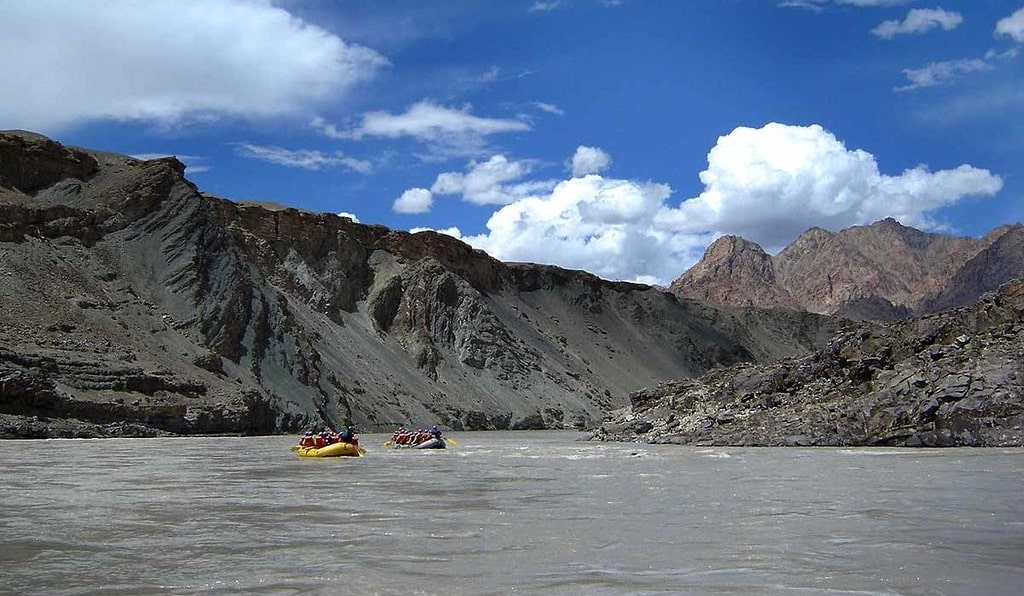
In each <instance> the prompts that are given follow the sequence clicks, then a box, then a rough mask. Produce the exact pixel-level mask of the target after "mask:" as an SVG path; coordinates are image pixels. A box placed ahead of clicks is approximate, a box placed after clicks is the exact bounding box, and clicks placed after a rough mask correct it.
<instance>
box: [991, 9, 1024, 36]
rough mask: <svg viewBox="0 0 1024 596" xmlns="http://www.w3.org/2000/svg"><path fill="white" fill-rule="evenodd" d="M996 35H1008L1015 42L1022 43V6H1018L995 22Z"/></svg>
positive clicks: (1023, 30) (1023, 28)
mask: <svg viewBox="0 0 1024 596" xmlns="http://www.w3.org/2000/svg"><path fill="white" fill-rule="evenodd" d="M996 35H1008V36H1010V38H1011V39H1013V40H1014V41H1016V42H1017V43H1024V8H1020V9H1019V10H1017V12H1015V13H1013V14H1012V15H1010V16H1008V17H1006V18H1005V19H1000V20H999V22H998V23H996Z"/></svg>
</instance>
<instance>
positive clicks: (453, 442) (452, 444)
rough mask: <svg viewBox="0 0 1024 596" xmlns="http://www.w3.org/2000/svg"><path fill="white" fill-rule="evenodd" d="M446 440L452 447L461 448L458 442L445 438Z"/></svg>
mask: <svg viewBox="0 0 1024 596" xmlns="http://www.w3.org/2000/svg"><path fill="white" fill-rule="evenodd" d="M444 440H445V441H448V444H449V445H451V446H452V447H458V446H459V444H458V443H457V442H455V439H449V438H448V437H445V438H444Z"/></svg>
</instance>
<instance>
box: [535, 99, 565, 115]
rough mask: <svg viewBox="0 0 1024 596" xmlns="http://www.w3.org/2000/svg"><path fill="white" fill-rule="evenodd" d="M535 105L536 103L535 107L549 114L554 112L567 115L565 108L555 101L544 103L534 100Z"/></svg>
mask: <svg viewBox="0 0 1024 596" xmlns="http://www.w3.org/2000/svg"><path fill="white" fill-rule="evenodd" d="M533 105H534V107H536V108H537V109H538V110H540V111H542V112H547V113H549V114H554V115H555V116H565V110H563V109H562V108H560V107H558V106H556V105H555V104H553V103H544V102H543V101H535V102H533Z"/></svg>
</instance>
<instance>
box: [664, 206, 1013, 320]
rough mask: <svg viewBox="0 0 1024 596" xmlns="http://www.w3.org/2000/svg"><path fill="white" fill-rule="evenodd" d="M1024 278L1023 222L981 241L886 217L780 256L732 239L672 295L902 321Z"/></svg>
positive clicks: (806, 239)
mask: <svg viewBox="0 0 1024 596" xmlns="http://www.w3.org/2000/svg"><path fill="white" fill-rule="evenodd" d="M1021 277H1024V226H1022V225H1020V224H1017V225H1008V226H1002V227H999V228H996V229H995V230H992V231H991V232H989V233H988V234H986V235H985V236H984V237H982V238H980V239H974V238H965V237H955V236H949V235H945V234H934V233H925V232H921V231H920V230H916V229H914V228H910V227H907V226H903V225H901V224H899V223H898V222H897V221H896V220H894V219H884V220H882V221H879V222H876V223H873V224H871V225H867V226H855V227H851V228H847V229H845V230H841V231H839V232H829V231H827V230H823V229H821V228H811V229H810V230H807V231H806V232H804V233H803V234H801V235H800V237H798V238H797V239H796V240H794V241H793V243H791V244H790V245H789V246H787V247H785V248H784V249H783V250H782V251H781V252H780V253H779V254H777V255H775V256H772V255H769V254H768V253H766V252H765V251H764V249H762V248H761V247H760V246H758V245H757V244H755V243H753V242H750V241H747V240H744V239H743V238H739V237H736V236H724V237H722V238H719V239H718V240H716V241H715V242H714V243H713V244H712V245H711V246H709V247H708V249H707V251H706V252H705V253H704V257H703V258H702V259H701V260H700V262H698V263H697V264H696V265H694V266H693V267H691V268H690V269H689V270H688V271H686V272H685V273H683V274H682V275H681V276H680V277H679V278H678V279H676V280H675V281H674V282H673V283H672V284H671V286H670V287H669V291H671V292H672V293H673V294H675V295H676V296H679V297H681V298H691V299H695V300H702V301H706V302H709V303H711V304H715V305H719V306H734V307H736V306H742V307H758V308H780V309H788V310H800V311H807V312H812V313H819V314H825V315H837V316H841V317H847V318H852V319H868V320H894V319H903V318H906V317H909V316H911V315H920V314H927V313H933V312H938V311H943V310H948V309H950V308H954V307H959V306H964V305H967V304H971V303H973V302H974V301H976V300H977V299H978V298H979V297H981V296H982V295H983V294H985V293H987V292H992V291H994V290H996V289H997V288H998V287H999V286H1000V284H1002V283H1005V282H1007V281H1009V280H1011V279H1015V278H1021Z"/></svg>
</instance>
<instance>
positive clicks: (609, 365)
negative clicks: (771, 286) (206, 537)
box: [0, 132, 833, 436]
mask: <svg viewBox="0 0 1024 596" xmlns="http://www.w3.org/2000/svg"><path fill="white" fill-rule="evenodd" d="M0 158H2V159H0V187H2V188H0V435H3V436H75V435H80V436H107V435H133V436H134V435H147V434H154V433H160V432H173V433H184V434H187V433H210V432H242V433H270V432H289V431H294V430H296V429H298V428H300V427H301V426H303V425H306V424H308V423H311V422H321V421H322V422H327V423H329V424H334V425H337V424H342V423H354V424H355V425H356V426H357V427H358V428H359V429H360V430H362V431H369V430H383V429H389V428H392V427H393V426H396V425H398V424H434V423H436V424H441V425H444V426H447V427H449V428H455V429H463V428H465V429H505V428H562V427H587V426H590V425H593V424H595V423H596V422H597V421H600V420H601V418H602V417H603V416H604V414H605V413H606V412H607V411H609V410H610V409H612V408H615V407H619V406H621V405H623V403H625V402H624V398H623V397H622V396H623V395H624V394H625V393H626V392H628V391H632V390H635V389H637V388H639V387H643V386H647V385H650V384H652V383H655V382H658V381H661V380H666V379H672V378H679V377H688V376H692V375H696V374H699V373H702V372H704V371H705V370H707V369H709V368H710V367H713V366H718V365H722V364H732V363H736V362H741V361H751V360H755V359H756V360H766V359H770V358H774V357H778V356H783V355H792V354H793V353H794V352H796V353H800V352H802V351H804V350H807V349H809V348H813V347H815V346H817V345H820V343H821V341H822V340H823V338H824V337H825V336H827V332H828V330H829V329H830V328H831V327H830V326H831V325H833V324H832V323H831V322H829V321H827V320H826V319H823V318H820V317H819V318H813V317H810V318H807V319H806V320H802V321H801V325H799V326H796V327H795V328H794V326H793V325H792V321H791V320H788V319H785V318H779V319H774V318H773V316H774V315H772V314H771V313H766V314H764V315H763V316H762V315H758V316H756V317H755V316H753V315H751V314H749V313H748V312H746V311H742V310H737V311H732V310H720V309H714V308H711V307H708V306H706V305H702V304H697V303H691V302H688V301H679V300H677V299H675V298H674V297H672V296H670V295H667V294H665V293H663V292H660V291H657V290H655V289H652V288H649V287H647V286H641V285H635V284H625V283H612V282H607V281H603V280H600V279H597V278H596V277H593V276H591V275H589V274H586V273H584V272H574V271H565V270H562V269H558V268H554V267H542V266H535V265H507V264H503V263H500V262H498V261H496V260H494V259H492V258H490V257H489V256H487V255H486V254H484V253H482V252H480V251H476V250H474V249H472V248H471V247H469V246H467V245H465V244H463V243H461V242H459V241H457V240H455V239H453V238H450V237H447V236H443V235H440V234H435V233H432V232H423V233H418V234H408V233H405V232H397V231H393V230H389V229H386V228H383V227H380V226H366V225H360V224H356V223H353V222H352V221H351V220H348V219H346V218H341V217H337V216H333V215H328V214H316V213H308V212H303V211H299V210H295V209H277V210H273V209H267V208H263V207H261V206H255V205H245V204H237V203H233V202H230V201H226V200H223V199H220V198H217V197H213V196H210V195H205V194H203V193H201V192H199V191H198V189H196V187H195V186H194V185H192V184H191V183H190V182H188V181H187V180H186V179H185V178H184V176H183V173H184V166H183V165H182V164H181V163H180V162H178V161H177V160H175V159H173V158H167V159H159V160H152V161H139V160H135V159H132V158H130V157H126V156H121V155H115V154H109V153H102V152H96V151H88V150H83V149H75V148H66V147H62V146H60V145H58V144H56V143H54V142H53V141H50V140H48V139H45V138H43V137H39V136H38V135H32V134H30V133H16V132H15V133H0ZM755 319H756V323H754V322H753V321H754V320H755Z"/></svg>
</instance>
